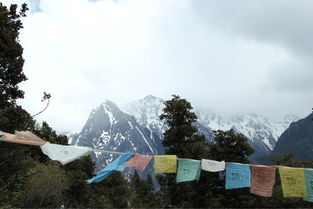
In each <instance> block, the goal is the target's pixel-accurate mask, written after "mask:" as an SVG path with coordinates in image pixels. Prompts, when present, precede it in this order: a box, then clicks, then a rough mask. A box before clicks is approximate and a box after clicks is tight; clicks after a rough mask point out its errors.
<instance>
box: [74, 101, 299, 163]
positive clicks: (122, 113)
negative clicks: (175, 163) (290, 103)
mask: <svg viewBox="0 0 313 209" xmlns="http://www.w3.org/2000/svg"><path fill="white" fill-rule="evenodd" d="M163 103H164V101H163V100H162V99H160V98H157V97H154V96H152V95H149V96H146V97H145V98H143V99H141V100H138V101H133V102H131V103H129V104H127V105H125V106H124V107H123V109H122V110H121V109H120V108H119V107H118V106H117V105H116V104H114V103H113V102H111V101H108V100H107V101H106V102H104V103H103V104H101V105H100V106H99V107H97V108H96V109H94V110H92V112H91V113H90V116H89V118H88V120H87V122H86V124H85V126H84V127H83V129H82V131H81V132H80V133H79V134H76V135H73V137H72V144H77V145H82V146H89V147H93V148H95V149H103V150H108V151H117V152H126V151H134V152H138V153H141V154H149V155H157V154H163V153H164V148H163V146H162V140H163V133H164V132H165V130H166V129H167V127H166V125H165V124H164V121H161V120H160V119H159V116H160V115H161V114H162V111H163V108H164V104H163ZM195 112H196V114H197V116H198V119H199V120H198V122H197V123H195V124H194V125H195V126H196V127H197V128H198V132H199V133H201V134H204V135H205V136H206V140H207V141H213V139H214V136H213V130H218V129H220V130H229V129H231V128H233V129H235V130H236V131H238V132H240V133H242V134H244V135H245V136H247V137H248V138H249V143H250V144H251V145H252V147H254V149H255V154H254V155H253V156H252V157H253V158H259V157H264V156H266V155H268V154H269V153H270V152H271V151H272V150H273V147H274V146H275V143H276V141H277V138H278V137H279V136H280V134H281V133H282V132H283V131H284V130H285V129H286V128H287V127H288V126H289V124H290V122H292V121H294V120H295V117H294V116H288V117H286V118H285V119H284V120H282V121H281V122H278V123H274V122H271V121H269V120H268V119H267V118H266V117H264V116H259V115H257V114H255V113H250V114H238V115H232V116H222V115H217V114H214V113H212V112H209V111H204V110H196V111H195ZM116 157H117V156H114V155H112V154H111V155H109V154H103V153H96V154H95V155H94V156H93V158H94V160H95V161H96V166H97V168H98V169H99V168H101V167H103V166H105V164H107V163H109V162H111V161H112V160H113V159H114V158H116Z"/></svg>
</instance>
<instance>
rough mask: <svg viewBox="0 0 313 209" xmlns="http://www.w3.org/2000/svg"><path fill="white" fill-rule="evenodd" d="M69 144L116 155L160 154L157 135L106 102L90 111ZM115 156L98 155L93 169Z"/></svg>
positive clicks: (95, 156)
mask: <svg viewBox="0 0 313 209" xmlns="http://www.w3.org/2000/svg"><path fill="white" fill-rule="evenodd" d="M72 144H76V145H80V146H88V147H92V148H94V149H100V150H108V151H117V152H128V151H130V152H136V151H137V152H140V153H141V154H148V155H157V154H162V153H163V152H162V151H163V148H162V141H161V139H160V138H159V136H158V135H157V134H155V133H154V132H152V131H151V130H150V129H149V128H147V127H144V126H142V125H140V124H139V123H138V122H137V120H136V119H135V117H134V116H131V115H129V114H126V113H124V112H122V111H121V110H120V109H119V107H118V106H117V105H116V104H114V103H113V102H111V101H109V100H107V101H106V102H104V103H103V104H101V105H100V106H99V107H97V108H96V109H94V110H92V112H91V113H90V115H89V118H88V120H87V122H86V124H85V126H84V127H83V129H82V131H81V132H80V133H79V134H78V135H76V137H75V138H73V139H72ZM116 157H117V156H113V155H112V154H105V153H101V152H97V153H96V154H95V155H94V156H93V158H94V160H95V161H96V167H97V168H101V167H103V166H105V165H106V164H107V163H109V162H111V161H112V160H113V159H114V158H116Z"/></svg>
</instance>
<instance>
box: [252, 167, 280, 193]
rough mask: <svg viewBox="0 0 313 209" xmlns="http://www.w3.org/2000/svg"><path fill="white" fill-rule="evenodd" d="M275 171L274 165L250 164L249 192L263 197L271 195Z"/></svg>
mask: <svg viewBox="0 0 313 209" xmlns="http://www.w3.org/2000/svg"><path fill="white" fill-rule="evenodd" d="M275 172H276V168H275V167H270V166H252V167H251V187H250V192H251V193H253V194H257V195H261V196H265V197H271V196H272V194H273V187H274V184H275Z"/></svg>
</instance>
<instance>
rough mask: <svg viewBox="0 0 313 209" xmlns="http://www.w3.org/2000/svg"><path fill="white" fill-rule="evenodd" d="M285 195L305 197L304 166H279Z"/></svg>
mask: <svg viewBox="0 0 313 209" xmlns="http://www.w3.org/2000/svg"><path fill="white" fill-rule="evenodd" d="M278 169H279V175H280V179H281V185H282V188H283V194H284V197H305V196H306V189H305V185H304V169H303V168H278Z"/></svg>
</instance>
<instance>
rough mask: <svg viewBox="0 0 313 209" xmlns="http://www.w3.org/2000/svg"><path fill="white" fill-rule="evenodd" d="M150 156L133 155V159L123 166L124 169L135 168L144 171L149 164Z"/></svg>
mask: <svg viewBox="0 0 313 209" xmlns="http://www.w3.org/2000/svg"><path fill="white" fill-rule="evenodd" d="M151 159H152V156H149V155H140V154H138V153H135V154H134V155H133V157H132V158H131V159H130V161H128V162H127V163H126V164H125V167H136V168H138V169H139V170H140V171H143V170H145V168H146V167H147V165H148V164H149V162H150V161H151Z"/></svg>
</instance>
